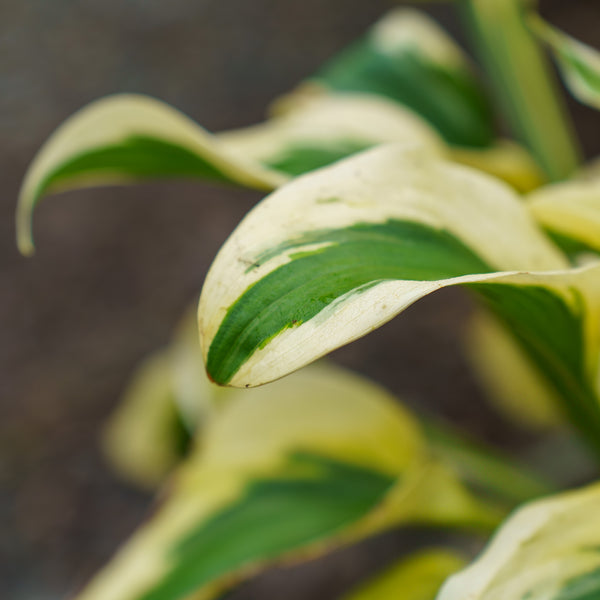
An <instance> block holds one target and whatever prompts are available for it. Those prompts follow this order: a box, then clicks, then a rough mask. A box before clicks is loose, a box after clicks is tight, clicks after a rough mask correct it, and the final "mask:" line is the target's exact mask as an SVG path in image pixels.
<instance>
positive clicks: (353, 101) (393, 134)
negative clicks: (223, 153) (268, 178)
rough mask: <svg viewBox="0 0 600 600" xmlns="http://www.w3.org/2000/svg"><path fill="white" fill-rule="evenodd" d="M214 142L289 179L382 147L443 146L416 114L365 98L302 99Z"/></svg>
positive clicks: (438, 149) (435, 149)
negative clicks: (399, 144)
mask: <svg viewBox="0 0 600 600" xmlns="http://www.w3.org/2000/svg"><path fill="white" fill-rule="evenodd" d="M218 137H219V141H220V142H221V144H222V146H223V147H225V148H227V149H228V150H229V151H230V152H231V153H232V154H234V153H235V154H236V155H238V156H240V157H245V158H246V159H247V160H254V161H256V162H261V163H262V164H264V165H265V166H266V167H270V168H272V169H275V170H277V171H282V172H283V173H285V174H288V175H292V176H295V175H301V174H302V173H305V172H307V171H312V170H313V169H316V168H318V167H323V166H325V165H328V164H330V163H332V162H335V161H336V160H339V159H341V158H345V157H346V156H349V155H351V154H355V153H357V152H359V151H361V150H365V149H367V148H371V147H372V146H376V145H378V144H382V143H386V142H410V143H414V144H421V145H422V146H424V147H425V148H427V149H428V150H429V151H431V152H432V153H436V154H439V153H441V152H442V150H443V147H444V144H443V142H442V141H441V139H440V138H439V137H438V135H437V134H436V132H435V131H434V130H433V129H432V128H431V127H430V126H429V125H428V124H427V122H426V121H424V120H423V119H422V118H421V117H419V116H418V115H417V114H415V113H413V112H412V111H409V110H406V109H405V108H403V107H402V106H398V105H397V104H396V103H394V102H391V101H390V100H388V99H385V98H378V97H374V96H370V95H368V94H346V95H339V94H337V95H322V94H318V95H315V96H306V97H303V98H302V99H301V100H300V99H298V100H297V101H296V102H295V104H294V107H293V109H292V110H288V111H286V112H284V113H283V114H282V115H279V116H274V117H273V118H271V119H270V120H268V121H266V122H264V123H261V124H260V125H255V126H253V127H248V128H246V129H239V130H236V131H231V132H226V133H222V134H220V135H219V136H218Z"/></svg>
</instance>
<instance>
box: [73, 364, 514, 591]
mask: <svg viewBox="0 0 600 600" xmlns="http://www.w3.org/2000/svg"><path fill="white" fill-rule="evenodd" d="M232 394H235V397H232V399H231V401H230V402H229V403H227V404H226V405H225V406H224V407H223V408H222V410H220V411H219V412H218V413H217V415H216V416H215V418H214V419H212V420H210V421H209V422H208V423H207V425H206V428H205V430H204V432H203V436H202V442H201V444H199V445H198V446H197V447H196V449H195V450H194V452H193V454H192V455H191V456H190V458H189V459H188V460H187V461H186V463H185V464H184V466H183V467H182V469H181V470H180V471H179V472H178V474H177V476H176V477H175V478H174V480H173V482H172V485H171V486H170V495H169V497H168V499H167V500H166V501H165V503H164V504H163V506H162V507H161V508H160V509H159V510H158V512H157V513H156V514H155V515H154V517H153V518H152V520H151V521H149V522H148V523H147V524H146V525H145V526H144V527H143V528H142V529H141V530H140V532H139V533H138V534H137V535H135V536H134V538H133V539H132V540H131V541H130V542H129V543H128V544H127V545H126V546H125V547H124V549H123V550H122V551H121V552H120V553H119V554H118V555H117V557H116V558H115V559H114V560H113V562H112V563H111V564H110V565H109V566H108V567H107V568H106V569H105V570H104V571H103V572H102V573H101V574H100V575H99V576H98V577H97V578H96V579H95V580H94V581H93V582H92V583H91V585H90V586H89V587H88V588H87V589H86V590H84V592H83V594H82V595H81V596H80V598H81V599H82V600H83V599H85V600H91V599H95V600H134V599H135V600H159V599H162V598H165V599H168V600H176V599H177V598H183V597H186V596H187V595H188V594H190V593H191V592H193V591H195V590H198V591H199V596H198V597H200V598H212V597H214V596H215V595H216V594H218V593H220V592H222V591H223V590H224V589H226V588H228V587H230V586H231V585H233V584H234V583H235V582H236V581H239V580H241V579H243V578H245V577H247V576H249V575H250V574H252V573H254V572H256V571H257V570H259V569H262V568H265V567H266V566H267V565H268V564H270V563H272V562H273V561H281V560H284V561H289V560H303V559H307V558H309V557H313V556H316V555H318V554H321V553H323V552H325V551H328V550H330V549H332V548H334V547H336V546H338V545H340V544H348V543H352V542H354V541H356V540H358V539H361V538H362V537H364V536H366V535H369V534H372V533H374V532H377V531H380V530H382V529H386V528H389V527H391V526H394V525H396V524H400V523H404V522H415V521H416V522H422V523H429V524H440V525H445V526H467V527H470V528H476V529H480V530H481V529H483V530H489V529H490V528H491V527H493V526H494V525H495V524H496V523H497V521H498V519H499V517H500V516H501V514H502V513H501V512H499V511H498V510H497V509H495V508H494V507H493V506H491V507H490V506H488V505H486V504H485V503H482V502H480V501H479V500H478V499H477V498H475V497H474V496H472V495H471V494H469V492H468V491H467V490H466V489H464V488H463V487H462V486H461V484H460V483H459V482H458V481H457V479H456V477H455V476H454V475H453V474H452V473H451V472H450V471H449V470H448V469H447V468H445V467H444V466H442V465H438V464H436V463H435V462H433V461H432V460H431V459H430V457H429V456H428V454H427V452H426V449H425V447H424V446H423V442H422V439H421V435H420V432H419V429H418V427H417V425H416V424H415V423H414V422H413V420H412V419H411V417H410V416H409V415H408V414H407V413H405V412H404V411H403V410H402V409H401V407H399V406H398V405H397V404H396V403H395V402H394V399H393V398H392V397H391V396H390V395H389V394H388V393H387V392H385V391H384V390H382V389H381V388H379V387H378V386H376V385H375V384H372V383H370V382H368V381H366V380H365V379H363V378H360V377H358V376H355V375H352V374H350V373H348V372H347V371H344V370H343V369H339V368H333V367H331V366H329V367H323V366H314V367H311V368H308V369H305V370H302V371H300V372H298V373H296V374H294V375H293V376H290V377H288V378H286V379H283V380H281V381H280V382H276V383H274V384H272V385H270V386H265V387H263V388H259V389H256V390H244V391H232Z"/></svg>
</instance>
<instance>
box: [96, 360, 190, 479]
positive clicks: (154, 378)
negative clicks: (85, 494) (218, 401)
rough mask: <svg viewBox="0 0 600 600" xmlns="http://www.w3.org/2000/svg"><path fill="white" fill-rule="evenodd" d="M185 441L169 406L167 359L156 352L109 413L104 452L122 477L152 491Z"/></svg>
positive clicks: (172, 398)
mask: <svg viewBox="0 0 600 600" xmlns="http://www.w3.org/2000/svg"><path fill="white" fill-rule="evenodd" d="M189 440H190V433H189V431H187V430H186V429H185V427H184V425H183V423H182V421H181V415H180V413H179V410H178V408H177V406H176V403H175V395H174V391H173V382H172V377H171V363H170V360H169V356H168V354H167V352H166V351H160V352H157V353H155V354H153V355H152V356H150V357H149V358H147V359H146V360H145V361H144V362H143V363H142V364H141V365H140V367H138V369H137V370H136V372H135V373H134V375H133V377H132V379H131V382H130V384H129V386H128V388H127V390H126V392H125V394H124V395H123V398H122V400H121V403H120V405H119V406H118V407H117V410H116V411H115V412H114V413H113V414H112V415H111V418H110V421H109V423H108V425H107V427H106V429H105V432H104V436H103V447H104V452H105V454H106V456H107V458H108V460H109V461H110V462H111V464H112V466H113V467H114V468H115V469H116V470H117V471H118V472H119V474H120V475H121V476H122V477H125V478H126V479H129V480H130V481H133V482H134V483H135V484H137V485H139V486H141V487H144V488H154V487H155V486H156V485H158V484H159V483H160V482H161V481H162V480H163V479H164V477H165V475H166V474H167V473H168V472H169V471H170V470H171V469H172V468H173V467H174V466H175V465H176V464H177V463H178V462H179V460H180V459H181V457H182V456H183V454H184V452H185V449H186V447H187V445H188V444H189Z"/></svg>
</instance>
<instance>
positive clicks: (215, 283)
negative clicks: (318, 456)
mask: <svg viewBox="0 0 600 600" xmlns="http://www.w3.org/2000/svg"><path fill="white" fill-rule="evenodd" d="M567 268H568V263H567V261H566V259H565V257H564V256H563V255H562V254H561V253H560V252H559V251H558V249H557V248H556V247H555V246H554V245H553V244H552V243H551V242H550V241H549V240H548V239H547V238H546V237H545V236H544V235H543V233H542V232H541V231H540V230H539V229H538V227H537V225H536V224H535V222H534V221H533V219H532V218H531V216H530V214H529V212H528V210H527V208H526V207H525V206H524V205H523V204H522V203H521V202H520V200H519V198H518V197H517V196H516V195H515V194H514V193H512V192H511V191H510V189H508V188H507V187H506V186H505V185H503V184H501V183H500V182H499V181H497V180H495V179H492V178H489V177H486V176H484V175H482V174H481V173H478V172H476V171H473V170H470V169H467V168H465V167H459V166H456V165H454V164H450V163H447V162H445V161H443V160H440V159H438V158H436V157H433V156H430V155H428V154H427V153H424V152H422V151H420V150H418V149H415V148H410V147H402V146H396V147H379V148H376V149H374V150H370V151H367V152H365V153H362V154H360V155H358V156H356V157H353V158H350V159H346V160H344V161H340V162H339V163H337V164H336V165H334V166H332V167H328V168H325V169H321V170H319V171H316V172H314V173H312V174H308V175H305V176H303V177H300V178H298V179H296V180H294V181H293V182H291V183H290V184H288V185H286V186H283V187H282V188H280V189H279V190H278V191H277V192H275V193H274V194H272V195H271V196H269V197H268V198H266V199H265V200H263V201H262V202H261V203H260V204H259V205H258V206H257V207H256V208H255V209H254V210H253V211H251V212H250V213H249V214H248V215H247V216H246V218H245V219H244V220H243V221H242V223H241V224H240V225H239V226H238V228H237V229H236V231H235V232H234V233H233V234H232V236H231V237H230V238H229V240H228V242H227V243H226V244H225V245H224V246H223V248H222V249H221V251H220V253H219V255H218V256H217V258H216V260H215V262H214V263H213V266H212V267H211V270H210V271H209V274H208V276H207V279H206V282H205V285H204V289H203V291H202V296H201V299H200V307H199V319H200V332H201V341H202V347H203V353H204V356H205V360H206V364H207V369H208V372H209V375H210V376H211V378H212V379H213V380H215V381H216V382H217V383H221V384H229V385H233V386H240V387H244V386H256V385H260V384H262V383H266V382H268V381H272V380H273V379H277V378H278V377H281V376H283V375H285V374H286V373H289V372H291V371H293V370H294V369H297V368H299V367H301V366H303V365H305V364H307V363H309V362H311V361H312V360H315V359H316V358H318V357H320V356H322V355H324V354H326V353H327V352H330V351H331V350H333V349H335V348H337V347H339V346H341V345H343V344H346V343H348V342H350V341H352V340H354V339H356V338H358V337H360V336H362V335H365V334H366V333H368V332H369V331H371V330H373V329H374V328H376V327H378V326H380V325H382V324H383V323H385V322H386V321H388V320H389V319H391V318H393V317H394V316H395V315H397V314H399V313H400V312H402V311H403V310H404V309H405V308H406V307H407V306H409V305H410V304H412V303H413V302H415V301H416V300H418V299H419V298H421V297H423V296H425V295H427V294H429V293H431V292H433V291H436V290H438V289H441V288H443V287H446V286H449V285H457V284H461V285H467V286H468V287H469V288H470V289H471V290H474V291H476V293H477V295H478V296H479V297H480V298H482V300H483V302H484V303H485V304H486V305H487V306H489V307H490V308H491V309H492V310H493V311H494V312H495V313H496V315H497V316H498V317H499V318H501V319H502V320H503V321H504V323H505V324H506V325H507V326H508V327H509V328H510V330H511V331H513V334H514V335H516V336H517V340H518V343H519V344H520V345H521V346H522V347H523V349H524V350H525V352H526V353H527V354H528V355H529V356H530V357H531V360H532V361H533V362H534V363H535V364H536V368H538V369H539V370H540V372H541V373H542V374H543V377H545V378H547V379H548V381H549V382H550V384H551V385H552V386H553V387H554V388H555V389H557V392H558V394H559V395H560V396H561V398H562V401H561V410H563V411H565V412H567V413H568V414H569V416H570V417H571V418H572V420H573V421H575V422H577V423H578V425H579V426H580V427H583V428H584V429H587V430H588V435H589V438H590V440H594V439H596V440H597V439H598V437H597V434H596V433H592V429H593V431H599V430H600V408H599V406H598V398H597V390H596V389H595V378H596V372H597V368H598V360H597V357H598V344H599V340H598V337H599V334H598V332H599V331H600V326H599V325H598V324H599V322H600V321H599V319H600V278H599V277H598V272H599V269H600V265H598V264H593V265H590V266H589V267H588V268H587V269H582V270H572V271H571V270H567ZM547 322H550V323H552V327H551V328H549V327H547ZM542 348H544V350H543V351H541V349H542Z"/></svg>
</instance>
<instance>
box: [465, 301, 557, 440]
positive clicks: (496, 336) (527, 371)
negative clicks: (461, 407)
mask: <svg viewBox="0 0 600 600" xmlns="http://www.w3.org/2000/svg"><path fill="white" fill-rule="evenodd" d="M466 350H467V357H468V359H469V362H470V364H471V366H472V368H473V371H474V373H475V375H476V376H477V378H478V380H479V382H480V383H481V385H482V387H483V389H484V390H485V391H486V392H487V394H488V396H489V398H490V399H491V400H492V401H493V402H494V404H495V405H496V406H497V407H498V409H499V410H500V411H502V412H503V413H505V414H506V415H508V416H509V417H510V418H511V419H512V420H514V421H515V422H517V423H519V424H520V425H526V426H528V427H532V428H534V429H548V428H552V427H556V426H558V425H561V424H563V423H564V417H563V415H562V414H561V412H560V410H559V407H560V399H559V398H558V396H557V393H556V391H555V390H554V389H553V388H552V385H550V382H549V381H548V380H547V379H545V378H544V376H543V375H542V373H540V372H539V370H538V369H536V366H535V364H534V363H533V361H532V359H531V357H530V356H528V354H527V352H526V351H525V350H524V349H523V348H522V347H521V346H520V345H519V343H518V341H517V340H516V339H515V337H514V336H513V335H511V332H510V331H509V330H508V329H507V328H506V326H505V325H503V324H502V323H501V322H499V321H498V319H496V318H494V317H493V315H491V314H489V313H486V312H483V311H478V312H477V313H476V314H475V315H473V317H472V319H471V322H470V323H469V330H468V334H467V339H466ZM507 373H510V375H509V376H507Z"/></svg>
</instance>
